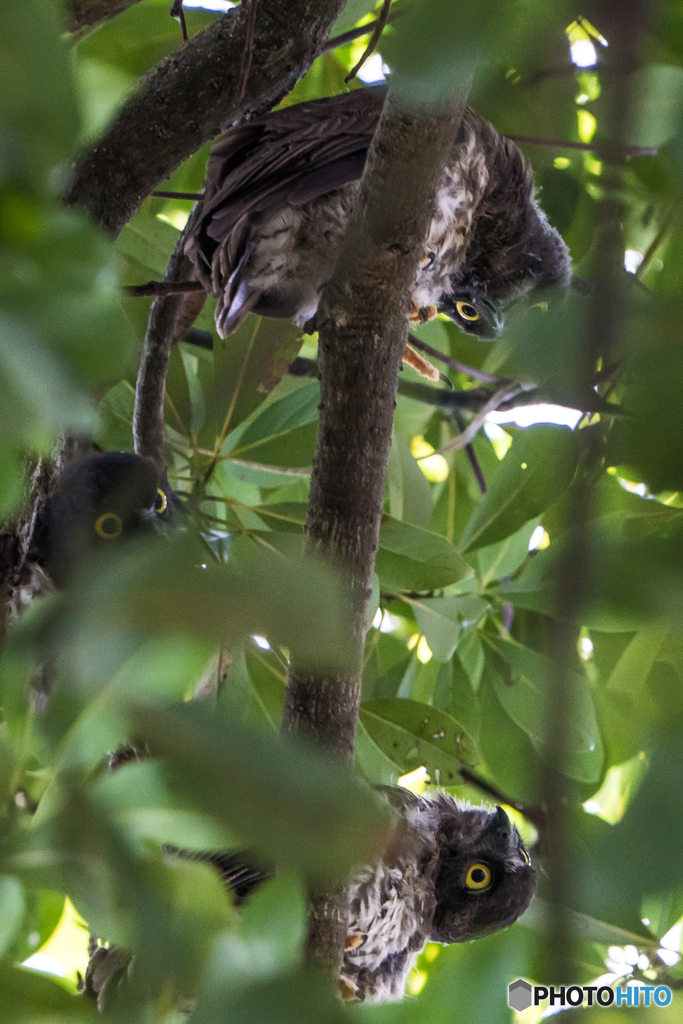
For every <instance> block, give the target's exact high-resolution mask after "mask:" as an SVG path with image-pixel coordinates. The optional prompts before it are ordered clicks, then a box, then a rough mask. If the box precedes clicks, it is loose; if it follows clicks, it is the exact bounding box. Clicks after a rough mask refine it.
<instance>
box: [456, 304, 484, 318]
mask: <svg viewBox="0 0 683 1024" xmlns="http://www.w3.org/2000/svg"><path fill="white" fill-rule="evenodd" d="M455 308H456V309H457V311H458V313H459V314H460V316H461V317H462V318H463V320H478V319H479V313H478V312H477V308H476V306H473V305H472V303H471V302H456V304H455Z"/></svg>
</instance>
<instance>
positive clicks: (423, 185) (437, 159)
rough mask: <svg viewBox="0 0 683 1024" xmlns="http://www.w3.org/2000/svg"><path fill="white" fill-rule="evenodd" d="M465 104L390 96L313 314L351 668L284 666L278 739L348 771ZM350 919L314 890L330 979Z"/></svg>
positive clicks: (326, 472) (322, 531)
mask: <svg viewBox="0 0 683 1024" xmlns="http://www.w3.org/2000/svg"><path fill="white" fill-rule="evenodd" d="M466 97H467V90H466V89H464V88H463V89H462V90H461V92H460V94H459V95H458V96H456V97H451V100H450V103H449V104H448V105H447V107H446V106H443V107H439V108H438V109H433V110H431V111H428V112H424V111H423V112H418V111H410V110H408V109H406V107H405V106H404V105H403V104H402V103H401V102H400V100H399V97H398V96H396V94H395V92H394V89H393V87H392V88H390V90H389V94H388V97H387V102H386V104H385V108H384V111H383V114H382V118H381V120H380V124H379V127H378V129H377V132H376V134H375V137H374V139H373V142H372V146H371V148H370V153H369V155H368V160H367V163H366V166H365V171H364V174H363V178H362V181H361V192H360V197H359V203H358V207H357V209H356V212H355V214H354V216H353V217H352V220H351V224H350V226H349V228H348V231H347V234H346V236H345V239H344V243H343V247H342V251H341V253H340V257H339V263H338V265H337V268H336V270H335V273H334V275H333V277H332V279H331V281H330V282H329V284H328V285H327V287H326V288H325V291H324V292H323V296H322V300H321V304H320V308H319V310H318V315H317V326H318V329H319V334H320V339H319V349H318V352H319V356H318V359H319V366H320V379H321V405H320V422H319V427H318V441H317V446H316V454H315V459H314V463H313V474H312V479H311V497H310V503H309V507H308V515H307V519H306V529H305V537H306V543H307V545H308V547H309V548H310V549H314V550H320V551H321V552H324V553H325V554H326V555H327V556H330V557H332V558H333V559H334V560H335V561H336V562H337V564H338V565H339V567H340V569H341V571H342V574H343V578H344V580H345V584H346V596H347V600H348V603H349V606H350V611H351V621H352V623H353V626H352V638H353V643H354V645H355V664H354V666H353V668H352V670H350V671H349V672H348V673H347V674H345V675H337V676H334V677H315V676H309V675H303V674H301V673H300V672H299V671H298V670H297V667H296V665H292V667H291V670H290V675H289V680H288V685H287V694H286V698H285V708H284V716H283V731H284V732H285V733H297V734H298V735H299V736H303V737H305V738H307V739H309V740H312V741H313V742H315V743H318V744H320V745H322V746H324V747H325V748H326V749H328V750H330V751H332V752H333V753H334V754H336V756H337V757H338V758H339V759H340V760H341V761H342V763H344V764H346V765H349V766H350V765H351V764H352V762H353V754H354V734H355V726H356V718H357V715H358V708H359V704H360V693H361V673H362V666H363V648H364V643H365V634H366V631H367V627H368V623H367V621H366V615H367V608H368V598H369V596H370V593H371V584H372V574H373V571H374V565H375V555H376V551H377V543H378V535H379V527H380V521H381V516H382V500H383V495H384V482H385V477H386V469H387V460H388V456H389V446H390V443H391V428H392V422H393V416H394V408H395V405H396V390H397V385H398V373H399V369H400V367H401V359H402V355H403V352H404V349H405V345H406V342H407V339H408V307H409V304H410V299H411V288H412V284H413V281H414V280H415V276H416V273H417V267H418V263H419V260H420V258H421V257H422V253H423V250H424V244H425V240H426V237H427V231H428V227H429V223H430V220H431V218H432V216H433V213H434V209H435V197H436V188H437V185H438V182H439V179H440V177H441V173H442V170H443V167H444V163H445V161H446V158H447V156H448V153H449V150H450V149H451V147H452V145H453V140H454V139H455V137H456V134H457V131H458V128H459V126H460V121H461V118H462V114H463V110H464V108H465V102H466ZM346 922H347V904H346V893H345V892H344V891H343V890H342V889H338V890H336V891H335V892H333V893H326V894H325V893H317V894H313V898H312V906H311V916H310V920H309V933H308V954H309V956H310V957H311V958H313V959H316V960H318V961H319V962H321V963H322V964H323V965H324V966H325V967H326V968H327V969H328V970H330V971H331V972H332V973H338V971H339V969H340V966H341V958H342V955H343V948H344V938H345V934H346Z"/></svg>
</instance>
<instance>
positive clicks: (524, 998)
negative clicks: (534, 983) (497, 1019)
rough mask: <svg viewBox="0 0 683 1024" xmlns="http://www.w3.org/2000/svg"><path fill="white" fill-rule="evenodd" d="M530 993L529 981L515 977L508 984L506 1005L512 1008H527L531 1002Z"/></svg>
mask: <svg viewBox="0 0 683 1024" xmlns="http://www.w3.org/2000/svg"><path fill="white" fill-rule="evenodd" d="M531 993H532V988H531V985H530V984H529V982H528V981H523V980H522V979H521V978H517V981H513V982H512V983H511V984H510V985H508V1006H509V1007H510V1008H511V1009H513V1010H527V1009H528V1008H529V1007H530V1006H531V1003H532V998H531Z"/></svg>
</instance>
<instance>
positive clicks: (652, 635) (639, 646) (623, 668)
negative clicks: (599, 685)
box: [605, 629, 667, 696]
mask: <svg viewBox="0 0 683 1024" xmlns="http://www.w3.org/2000/svg"><path fill="white" fill-rule="evenodd" d="M666 637H667V633H666V630H663V629H655V630H642V631H641V632H640V633H636V635H635V636H634V638H633V640H631V642H630V644H629V645H628V647H627V648H626V650H625V651H624V653H623V654H622V655H621V657H620V658H619V661H618V662H617V664H616V665H615V667H614V669H613V671H612V673H611V674H610V677H609V679H608V680H607V682H606V683H605V689H607V690H611V691H613V692H615V693H621V694H630V695H632V696H636V695H637V694H638V692H639V691H640V690H641V689H642V687H643V685H644V683H645V680H646V679H647V677H648V675H649V673H650V670H651V669H652V666H653V665H654V663H655V661H656V660H657V657H658V655H659V652H660V650H661V648H662V645H663V643H664V641H665V640H666Z"/></svg>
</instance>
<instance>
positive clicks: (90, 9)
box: [64, 0, 140, 32]
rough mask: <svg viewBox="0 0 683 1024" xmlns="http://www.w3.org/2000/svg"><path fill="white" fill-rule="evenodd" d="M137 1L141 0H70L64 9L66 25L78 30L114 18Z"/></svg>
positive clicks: (68, 27)
mask: <svg viewBox="0 0 683 1024" xmlns="http://www.w3.org/2000/svg"><path fill="white" fill-rule="evenodd" d="M137 3H140V0H68V3H67V4H66V5H65V9H64V14H65V16H66V27H67V29H68V31H69V32H77V31H78V29H79V28H87V26H88V25H95V24H97V22H98V21H106V20H107V19H108V18H113V17H114V16H115V15H117V14H120V13H121V11H125V10H126V8H127V7H132V6H133V4H137Z"/></svg>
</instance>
